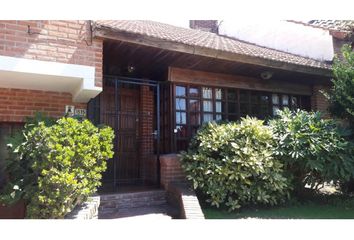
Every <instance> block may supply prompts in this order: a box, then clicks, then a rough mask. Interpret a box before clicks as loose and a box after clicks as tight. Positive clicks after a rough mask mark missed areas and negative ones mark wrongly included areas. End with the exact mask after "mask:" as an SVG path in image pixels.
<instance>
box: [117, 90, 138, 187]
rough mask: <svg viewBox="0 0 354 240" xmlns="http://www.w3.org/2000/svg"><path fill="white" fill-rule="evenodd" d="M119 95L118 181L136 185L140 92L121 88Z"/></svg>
mask: <svg viewBox="0 0 354 240" xmlns="http://www.w3.org/2000/svg"><path fill="white" fill-rule="evenodd" d="M119 93H120V94H119V95H120V107H119V116H118V117H119V127H118V131H117V134H118V136H117V141H118V143H117V144H118V149H117V157H118V161H117V165H116V167H117V179H118V181H119V182H121V183H136V182H137V181H138V180H139V179H140V173H139V170H140V166H139V165H140V164H139V143H138V139H139V121H140V119H139V90H138V89H127V88H121V89H120V91H119Z"/></svg>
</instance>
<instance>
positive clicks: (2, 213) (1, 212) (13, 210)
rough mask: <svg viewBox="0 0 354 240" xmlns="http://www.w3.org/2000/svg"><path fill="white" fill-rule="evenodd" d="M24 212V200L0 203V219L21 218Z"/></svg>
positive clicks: (23, 216)
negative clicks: (9, 203) (6, 203)
mask: <svg viewBox="0 0 354 240" xmlns="http://www.w3.org/2000/svg"><path fill="white" fill-rule="evenodd" d="M25 214H26V205H25V201H24V200H22V199H21V200H20V201H18V202H16V203H14V204H12V205H8V206H7V205H4V204H0V219H23V218H25Z"/></svg>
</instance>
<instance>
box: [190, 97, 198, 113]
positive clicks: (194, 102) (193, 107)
mask: <svg viewBox="0 0 354 240" xmlns="http://www.w3.org/2000/svg"><path fill="white" fill-rule="evenodd" d="M189 111H190V112H199V111H200V104H199V100H195V99H191V100H189Z"/></svg>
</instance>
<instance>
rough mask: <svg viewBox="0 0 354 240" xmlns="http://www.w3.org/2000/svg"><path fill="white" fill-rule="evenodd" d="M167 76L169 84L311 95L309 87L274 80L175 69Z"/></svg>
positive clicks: (170, 69) (172, 68)
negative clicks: (176, 83)
mask: <svg viewBox="0 0 354 240" xmlns="http://www.w3.org/2000/svg"><path fill="white" fill-rule="evenodd" d="M168 74H169V76H168V81H171V82H178V83H188V84H196V85H204V86H214V87H227V88H239V89H248V90H258V91H267V92H277V93H287V94H297V95H308V96H310V95H312V88H311V85H305V84H294V83H287V82H284V81H275V80H273V81H272V80H261V79H257V78H251V77H244V76H235V75H228V74H219V73H210V72H203V71H195V70H189V69H182V68H176V67H170V68H169V71H168Z"/></svg>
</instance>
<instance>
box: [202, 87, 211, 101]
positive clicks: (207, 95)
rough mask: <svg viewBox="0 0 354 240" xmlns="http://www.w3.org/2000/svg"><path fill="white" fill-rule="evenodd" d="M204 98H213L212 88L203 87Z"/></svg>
mask: <svg viewBox="0 0 354 240" xmlns="http://www.w3.org/2000/svg"><path fill="white" fill-rule="evenodd" d="M203 98H207V99H211V98H212V92H211V88H207V87H203Z"/></svg>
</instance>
